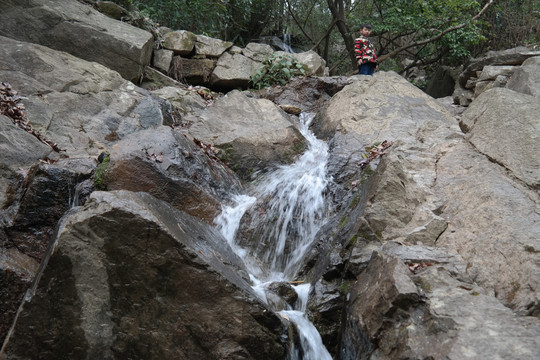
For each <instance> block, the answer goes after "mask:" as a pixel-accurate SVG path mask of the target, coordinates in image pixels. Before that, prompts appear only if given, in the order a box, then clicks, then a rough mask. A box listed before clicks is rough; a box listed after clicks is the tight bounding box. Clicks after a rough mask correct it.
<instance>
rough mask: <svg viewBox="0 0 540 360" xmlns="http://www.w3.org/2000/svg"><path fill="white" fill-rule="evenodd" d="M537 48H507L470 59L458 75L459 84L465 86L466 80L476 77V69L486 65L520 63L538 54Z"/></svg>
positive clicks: (539, 53) (480, 69) (478, 69)
mask: <svg viewBox="0 0 540 360" xmlns="http://www.w3.org/2000/svg"><path fill="white" fill-rule="evenodd" d="M538 55H540V52H539V51H538V50H536V51H535V50H530V49H528V48H526V47H524V46H521V47H516V48H513V49H507V50H502V51H489V52H488V53H487V54H486V55H485V56H482V57H480V58H477V59H473V60H471V63H470V64H469V65H468V66H467V67H466V68H465V70H463V72H462V73H461V74H460V75H459V84H460V85H461V87H463V88H466V87H467V81H469V80H470V79H471V78H474V77H476V75H477V72H478V71H482V69H483V68H484V67H485V66H487V65H494V66H501V65H521V64H522V63H523V62H524V61H525V60H527V59H528V58H530V57H533V56H538Z"/></svg>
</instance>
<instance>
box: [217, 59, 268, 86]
mask: <svg viewBox="0 0 540 360" xmlns="http://www.w3.org/2000/svg"><path fill="white" fill-rule="evenodd" d="M260 66H261V64H260V63H259V62H257V61H254V60H252V59H250V58H249V57H247V56H244V55H242V54H231V53H229V52H225V53H224V54H223V55H221V56H220V57H219V60H218V62H217V64H216V67H215V68H214V71H213V72H212V75H211V77H210V84H211V85H212V86H215V87H218V88H230V89H234V88H238V87H241V88H246V87H247V86H248V84H249V82H250V80H251V78H252V77H253V75H255V74H256V73H257V70H258V69H259V67H260Z"/></svg>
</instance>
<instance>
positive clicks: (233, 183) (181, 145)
mask: <svg viewBox="0 0 540 360" xmlns="http://www.w3.org/2000/svg"><path fill="white" fill-rule="evenodd" d="M105 171H106V172H105V174H104V175H103V176H104V183H105V185H106V187H107V189H108V190H120V189H123V190H130V191H142V192H147V193H150V194H152V195H153V196H155V197H156V198H158V199H161V200H163V201H166V202H168V203H169V204H170V205H172V206H173V207H175V208H177V209H181V210H182V211H184V212H186V213H188V214H190V215H192V216H195V217H198V218H200V219H203V220H205V221H206V222H208V223H210V224H212V221H213V219H214V218H215V217H216V216H217V215H219V213H220V212H221V203H222V202H224V201H225V200H227V199H228V198H229V196H230V195H229V194H231V193H238V192H240V190H241V188H242V187H241V185H240V181H239V180H238V179H237V178H236V177H235V176H234V174H233V173H232V172H231V171H230V170H229V169H228V168H226V167H225V166H224V165H223V164H222V163H221V162H220V161H219V160H218V159H217V158H216V157H215V155H213V154H212V153H210V152H209V151H208V149H206V148H201V147H199V146H197V145H196V144H195V143H194V142H193V141H192V140H190V139H188V138H187V137H186V136H185V135H184V134H182V133H181V132H180V131H178V130H175V129H171V128H169V127H165V126H162V127H160V128H157V129H148V130H145V131H139V132H137V133H134V134H132V135H130V136H127V137H126V138H124V139H123V140H122V141H120V142H118V143H117V144H115V145H114V146H113V147H112V148H111V152H110V162H109V164H108V167H107V169H106V170H105Z"/></svg>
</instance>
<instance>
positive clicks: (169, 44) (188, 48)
mask: <svg viewBox="0 0 540 360" xmlns="http://www.w3.org/2000/svg"><path fill="white" fill-rule="evenodd" d="M195 41H197V35H195V34H194V33H192V32H190V31H186V30H176V31H171V32H169V33H166V34H165V35H164V36H163V47H164V48H165V49H168V50H171V51H173V52H174V53H175V54H177V55H189V54H191V53H192V52H193V50H194V49H195Z"/></svg>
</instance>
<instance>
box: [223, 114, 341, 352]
mask: <svg viewBox="0 0 540 360" xmlns="http://www.w3.org/2000/svg"><path fill="white" fill-rule="evenodd" d="M313 117H314V114H305V113H303V114H301V115H300V117H299V125H298V129H299V131H300V132H301V133H302V135H303V136H304V137H305V138H306V139H307V141H308V143H309V146H308V149H307V151H306V152H305V153H304V154H303V155H302V156H301V157H300V158H299V159H298V160H297V161H296V162H295V163H293V164H291V165H288V166H283V167H280V168H278V169H277V170H276V171H274V172H273V173H271V174H269V175H267V176H266V177H264V178H263V179H262V180H261V181H260V182H259V183H258V184H259V185H257V186H256V187H254V188H253V189H252V190H251V191H250V194H242V195H237V196H236V197H235V198H234V201H235V203H236V204H235V205H233V206H226V207H224V208H223V211H222V213H221V214H220V215H219V216H218V217H217V218H216V219H215V223H216V224H217V227H218V229H219V230H220V232H221V233H222V235H223V236H224V237H225V239H227V241H228V243H229V245H230V246H231V247H232V249H233V250H234V251H235V252H236V253H237V254H238V255H239V256H240V258H242V259H244V261H245V265H246V268H247V270H248V271H249V273H250V278H251V280H252V286H253V289H254V290H255V292H256V293H257V294H258V295H259V297H260V298H261V300H262V301H264V302H265V303H268V304H269V305H271V302H268V301H267V292H268V287H269V285H270V284H272V283H275V282H291V281H293V280H295V276H296V274H297V272H298V270H299V268H300V266H301V265H302V259H303V258H304V256H305V255H306V252H307V251H308V250H309V248H310V245H311V244H312V243H313V241H314V239H315V235H316V234H317V232H318V231H319V229H320V228H321V226H322V225H323V223H324V221H325V198H324V191H325V189H326V187H327V185H328V182H329V181H330V179H329V178H328V175H327V162H328V145H327V144H326V143H325V142H324V141H321V140H319V139H317V138H316V137H315V136H314V135H313V133H311V132H310V130H309V125H310V123H311V121H312V120H313ZM258 199H264V202H265V209H266V210H265V211H264V213H262V214H260V217H259V221H258V222H259V223H260V224H261V225H260V228H259V229H258V231H257V237H258V238H259V240H260V241H257V242H256V244H251V245H250V246H245V247H242V246H241V245H240V244H239V242H238V241H237V239H236V235H237V232H238V229H239V228H240V225H241V220H242V217H243V215H244V214H245V213H246V211H248V210H249V209H250V208H251V207H252V206H254V204H255V203H256V202H257V200H258ZM261 244H262V245H261ZM293 288H294V289H295V291H296V293H297V294H298V300H297V301H296V302H295V304H294V306H287V308H286V309H276V311H279V313H280V314H281V315H282V316H283V317H285V318H287V319H289V320H290V321H292V322H294V323H295V324H296V327H297V329H298V333H299V337H300V345H301V349H295V348H291V353H290V354H289V359H291V360H326V359H331V358H332V357H331V356H330V354H329V353H328V351H327V349H326V348H325V347H324V345H323V343H322V341H321V336H320V335H319V333H318V331H317V329H316V328H315V326H313V324H312V323H311V322H310V321H309V319H308V318H307V316H306V306H307V301H308V296H309V291H310V284H300V285H296V286H293Z"/></svg>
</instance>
